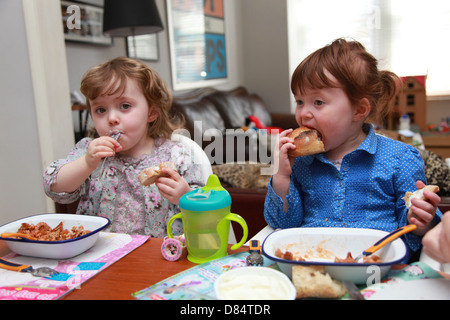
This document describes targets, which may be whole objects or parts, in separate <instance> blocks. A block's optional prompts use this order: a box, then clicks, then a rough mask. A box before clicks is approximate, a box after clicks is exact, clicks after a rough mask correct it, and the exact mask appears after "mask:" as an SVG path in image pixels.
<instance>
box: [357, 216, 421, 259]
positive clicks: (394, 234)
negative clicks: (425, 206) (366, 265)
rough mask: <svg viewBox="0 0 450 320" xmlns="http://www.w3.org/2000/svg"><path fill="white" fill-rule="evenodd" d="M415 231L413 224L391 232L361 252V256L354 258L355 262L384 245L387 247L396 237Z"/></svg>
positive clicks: (415, 227)
mask: <svg viewBox="0 0 450 320" xmlns="http://www.w3.org/2000/svg"><path fill="white" fill-rule="evenodd" d="M416 229H417V226H416V225H415V224H408V225H406V226H404V227H401V228H398V229H397V230H394V231H392V232H391V233H389V234H388V235H386V236H385V237H383V238H381V239H380V240H379V241H377V242H376V243H375V244H374V245H373V246H371V247H370V248H369V249H366V250H364V251H363V253H362V254H360V255H359V256H357V257H356V258H355V261H356V262H358V260H360V259H361V258H362V257H368V256H370V255H371V254H372V253H374V252H376V251H378V250H379V249H381V248H383V247H384V246H385V245H387V244H388V243H389V242H391V241H394V240H395V239H397V238H398V237H400V236H402V235H404V234H405V233H408V232H411V231H414V230H416Z"/></svg>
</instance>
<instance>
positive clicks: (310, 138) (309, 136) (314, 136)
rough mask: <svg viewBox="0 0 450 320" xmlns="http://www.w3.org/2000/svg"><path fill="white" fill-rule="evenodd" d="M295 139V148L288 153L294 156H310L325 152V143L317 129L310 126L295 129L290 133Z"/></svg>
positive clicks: (290, 136)
mask: <svg viewBox="0 0 450 320" xmlns="http://www.w3.org/2000/svg"><path fill="white" fill-rule="evenodd" d="M289 138H291V139H294V145H295V149H290V150H289V151H288V154H289V155H291V156H293V157H303V156H309V155H311V154H317V153H321V152H324V151H325V150H324V145H323V142H322V140H321V137H320V134H319V132H318V131H317V130H315V129H311V128H308V127H300V128H297V129H295V130H294V131H292V132H291V134H290V135H289Z"/></svg>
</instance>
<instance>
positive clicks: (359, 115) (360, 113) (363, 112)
mask: <svg viewBox="0 0 450 320" xmlns="http://www.w3.org/2000/svg"><path fill="white" fill-rule="evenodd" d="M369 113H370V102H369V99H367V98H362V99H361V100H360V101H359V104H358V105H357V106H356V108H355V112H354V113H353V120H354V121H361V120H364V119H366V118H367V117H368V116H369Z"/></svg>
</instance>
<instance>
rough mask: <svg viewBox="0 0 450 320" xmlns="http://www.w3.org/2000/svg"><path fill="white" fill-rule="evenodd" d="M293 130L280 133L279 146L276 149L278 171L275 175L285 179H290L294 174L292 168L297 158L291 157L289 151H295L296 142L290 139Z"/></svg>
mask: <svg viewBox="0 0 450 320" xmlns="http://www.w3.org/2000/svg"><path fill="white" fill-rule="evenodd" d="M291 132H292V129H288V130H285V131H283V132H282V133H280V135H279V137H278V144H277V147H276V148H275V159H278V168H277V169H278V170H277V171H276V172H275V173H274V174H279V175H280V176H283V177H289V176H290V175H291V173H292V166H293V164H294V161H295V158H294V157H291V156H289V154H288V151H289V150H290V149H295V145H294V140H293V139H291V138H289V137H288V136H289V134H290V133H291Z"/></svg>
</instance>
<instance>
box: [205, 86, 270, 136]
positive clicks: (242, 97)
mask: <svg viewBox="0 0 450 320" xmlns="http://www.w3.org/2000/svg"><path fill="white" fill-rule="evenodd" d="M207 99H209V100H210V101H212V102H213V103H214V105H215V106H216V108H217V110H218V111H219V113H220V115H221V116H222V118H223V119H224V122H225V127H226V128H227V129H228V128H240V127H243V126H245V125H246V119H247V118H248V117H249V116H251V115H255V116H257V117H258V118H259V120H260V121H261V122H262V123H263V124H264V125H265V126H270V125H271V117H270V113H269V112H268V111H267V109H266V107H265V106H264V103H263V102H262V100H261V99H260V98H259V97H258V96H256V95H252V96H250V95H249V94H248V92H247V90H245V88H242V87H239V88H237V89H235V90H232V91H228V92H224V91H218V92H215V93H212V94H210V95H208V96H207Z"/></svg>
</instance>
